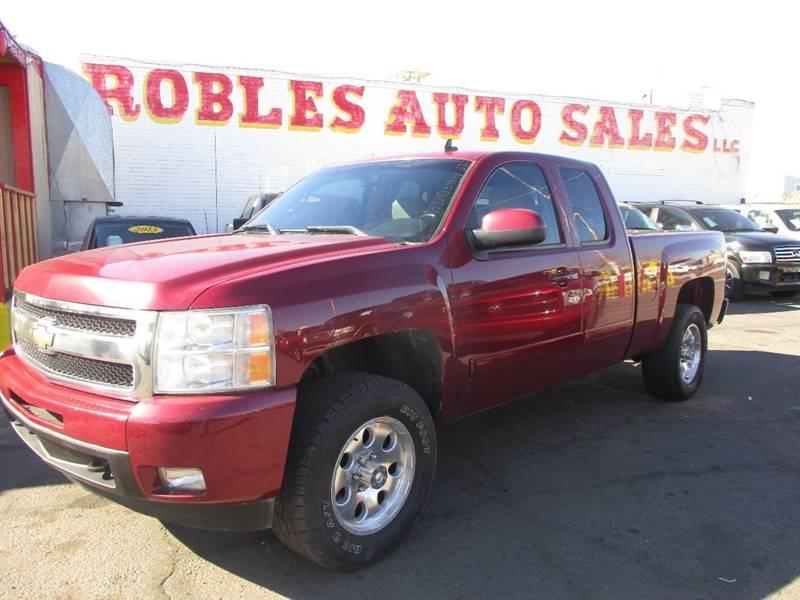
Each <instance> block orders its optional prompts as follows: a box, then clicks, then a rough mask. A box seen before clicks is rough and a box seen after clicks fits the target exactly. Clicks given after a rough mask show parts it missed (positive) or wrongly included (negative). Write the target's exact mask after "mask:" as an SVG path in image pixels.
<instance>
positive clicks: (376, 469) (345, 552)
mask: <svg viewBox="0 0 800 600" xmlns="http://www.w3.org/2000/svg"><path fill="white" fill-rule="evenodd" d="M435 470H436V433H435V430H434V425H433V419H432V417H431V415H430V412H429V411H428V408H427V406H426V404H425V402H424V401H423V400H422V398H420V396H419V394H417V393H416V392H415V391H414V390H413V389H412V388H410V387H409V386H407V385H406V384H404V383H402V382H400V381H396V380H394V379H389V378H386V377H380V376H377V375H369V374H365V373H352V374H344V375H340V376H335V377H331V378H327V379H321V380H318V381H314V382H311V383H310V384H305V385H303V386H302V387H301V389H300V394H299V397H298V408H297V413H296V415H295V424H294V428H293V430H292V441H291V445H290V448H289V456H288V458H287V463H286V474H285V477H284V484H283V490H282V492H281V494H280V496H279V497H278V499H277V502H276V506H275V520H274V522H273V528H274V530H275V534H276V535H277V536H278V538H280V539H281V541H283V542H284V543H285V544H286V545H287V546H289V547H290V548H291V549H292V550H294V551H295V552H298V553H299V554H301V555H303V556H305V557H306V558H309V559H311V560H313V561H314V562H316V563H318V564H320V565H322V566H325V567H328V568H332V569H337V570H353V569H358V568H360V567H363V566H366V565H368V564H369V563H371V562H374V561H377V560H379V559H381V558H383V557H384V556H386V555H387V554H388V553H390V552H391V551H392V550H394V549H395V548H396V547H397V546H398V545H399V544H400V542H401V540H402V539H403V537H404V536H405V534H406V533H407V532H408V530H409V529H411V527H412V526H413V524H414V522H415V521H416V520H417V518H418V517H419V514H420V512H421V510H422V507H423V506H424V504H425V501H426V500H427V497H428V494H429V492H430V489H431V485H432V483H433V479H434V474H435Z"/></svg>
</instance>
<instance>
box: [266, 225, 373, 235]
mask: <svg viewBox="0 0 800 600" xmlns="http://www.w3.org/2000/svg"><path fill="white" fill-rule="evenodd" d="M280 233H344V234H347V235H358V236H366V235H367V234H366V233H364V232H363V231H361V230H360V229H359V228H358V227H353V226H352V225H308V226H306V227H299V228H296V229H281V230H280Z"/></svg>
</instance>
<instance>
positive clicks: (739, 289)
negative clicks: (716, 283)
mask: <svg viewBox="0 0 800 600" xmlns="http://www.w3.org/2000/svg"><path fill="white" fill-rule="evenodd" d="M725 297H726V298H727V299H728V300H730V301H731V302H738V301H739V300H741V299H742V298H744V282H743V281H742V272H741V271H740V270H739V265H737V264H736V263H735V262H733V261H732V260H729V261H728V265H727V267H726V268H725Z"/></svg>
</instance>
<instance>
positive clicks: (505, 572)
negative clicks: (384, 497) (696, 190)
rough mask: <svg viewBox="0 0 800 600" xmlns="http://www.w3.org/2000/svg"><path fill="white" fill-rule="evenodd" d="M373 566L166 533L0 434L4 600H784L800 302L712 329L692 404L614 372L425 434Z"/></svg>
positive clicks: (796, 541)
mask: <svg viewBox="0 0 800 600" xmlns="http://www.w3.org/2000/svg"><path fill="white" fill-rule="evenodd" d="M439 451H440V461H439V472H438V478H437V482H436V484H435V486H434V490H433V493H432V496H431V501H430V503H429V505H428V506H427V508H426V510H425V512H424V515H423V516H422V518H421V520H420V522H419V523H418V525H417V527H416V528H415V529H414V530H413V531H412V532H410V535H409V536H408V538H407V539H406V541H405V542H404V543H403V545H402V546H401V548H400V549H399V550H398V551H397V552H396V553H395V554H393V555H392V556H390V557H389V558H388V559H387V560H385V561H383V562H381V563H379V564H377V565H375V566H373V567H371V568H369V569H367V570H364V571H360V572H357V573H354V574H348V575H342V574H337V573H332V572H329V571H325V570H323V569H321V568H319V567H317V566H315V565H313V564H310V563H308V562H306V561H304V560H302V559H300V558H298V557H296V556H295V555H293V554H292V553H291V552H290V551H288V550H287V549H285V548H284V547H283V546H282V545H281V544H280V543H279V542H278V541H277V540H276V539H275V537H274V536H273V535H272V534H271V533H269V532H264V533H247V534H231V533H214V532H204V531H195V530H190V529H183V528H178V527H172V526H169V527H165V526H163V525H162V524H161V523H159V522H158V521H156V520H154V519H151V518H148V517H144V516H141V515H138V514H136V513H133V512H130V511H128V510H127V509H125V508H122V507H120V506H117V505H115V504H112V503H110V502H108V501H106V500H104V499H101V498H99V497H97V496H94V495H92V494H90V493H89V492H86V491H85V490H83V489H81V488H80V487H78V486H77V485H74V484H71V483H69V482H68V481H67V480H66V479H64V478H63V477H62V476H60V475H59V474H57V473H55V472H54V471H51V470H50V469H49V468H47V467H45V466H44V465H43V464H41V463H40V461H39V460H38V459H37V458H36V457H35V456H34V455H33V454H32V453H31V452H30V451H29V450H28V449H27V448H26V447H24V446H23V445H22V443H21V442H20V441H19V440H18V439H17V438H16V436H15V434H14V433H13V432H12V431H11V430H10V428H9V426H8V425H7V423H5V421H4V420H2V423H1V424H0V516H2V535H0V597H2V598H37V599H39V598H75V599H76V600H77V599H81V600H83V599H90V598H166V597H169V598H204V599H205V598H225V599H231V598H280V597H286V598H292V599H298V600H317V599H327V598H350V599H352V598H381V599H390V598H416V599H419V600H423V599H425V600H427V599H432V598H481V599H485V598H526V599H529V598H542V599H558V598H567V599H573V598H592V599H594V598H609V599H614V600H618V599H621V598H637V599H639V598H647V599H651V598H665V599H667V598H669V599H672V598H687V599H700V598H726V599H728V598H764V597H768V596H770V595H774V597H780V598H800V516H798V512H799V511H798V509H799V508H800V298H798V299H795V300H794V301H776V300H773V299H770V298H748V300H747V301H745V302H742V303H739V304H736V305H733V306H732V307H731V310H730V312H729V314H728V317H727V318H726V320H725V322H724V323H723V324H722V325H721V326H719V327H717V328H714V329H713V330H712V331H711V333H710V352H709V354H708V362H707V367H706V375H705V380H704V381H703V385H702V388H701V390H700V392H699V393H698V395H697V396H696V397H695V398H694V399H693V400H691V401H689V402H685V403H681V404H663V403H659V402H657V401H655V400H653V399H652V398H650V397H649V396H648V395H647V394H646V393H645V392H644V389H643V386H642V383H641V377H640V373H639V368H638V367H636V366H634V365H630V364H623V365H618V366H616V367H613V368H611V369H608V370H606V371H603V372H602V373H598V374H595V375H592V376H590V377H587V378H584V379H582V380H580V381H577V382H573V383H569V384H565V385H561V386H559V387H557V388H555V389H552V390H549V391H547V392H545V393H542V394H539V395H537V396H535V397H534V398H531V399H528V400H524V401H519V402H516V403H513V404H511V405H508V406H506V407H503V408H499V409H496V410H494V411H490V412H487V413H484V414H481V415H477V416H473V417H470V418H467V419H464V420H462V421H460V422H458V423H456V424H454V425H452V426H450V427H448V428H446V429H445V430H444V431H442V432H440V435H439Z"/></svg>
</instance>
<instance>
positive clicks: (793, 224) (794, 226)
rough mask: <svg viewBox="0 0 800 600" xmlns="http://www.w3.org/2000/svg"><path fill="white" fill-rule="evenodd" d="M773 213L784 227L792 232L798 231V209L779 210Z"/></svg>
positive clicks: (799, 220)
mask: <svg viewBox="0 0 800 600" xmlns="http://www.w3.org/2000/svg"><path fill="white" fill-rule="evenodd" d="M775 213H776V214H777V215H778V216H779V217H780V218H781V221H783V222H784V224H785V225H786V227H788V228H789V229H791V230H792V231H800V208H781V209H779V210H776V211H775Z"/></svg>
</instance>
